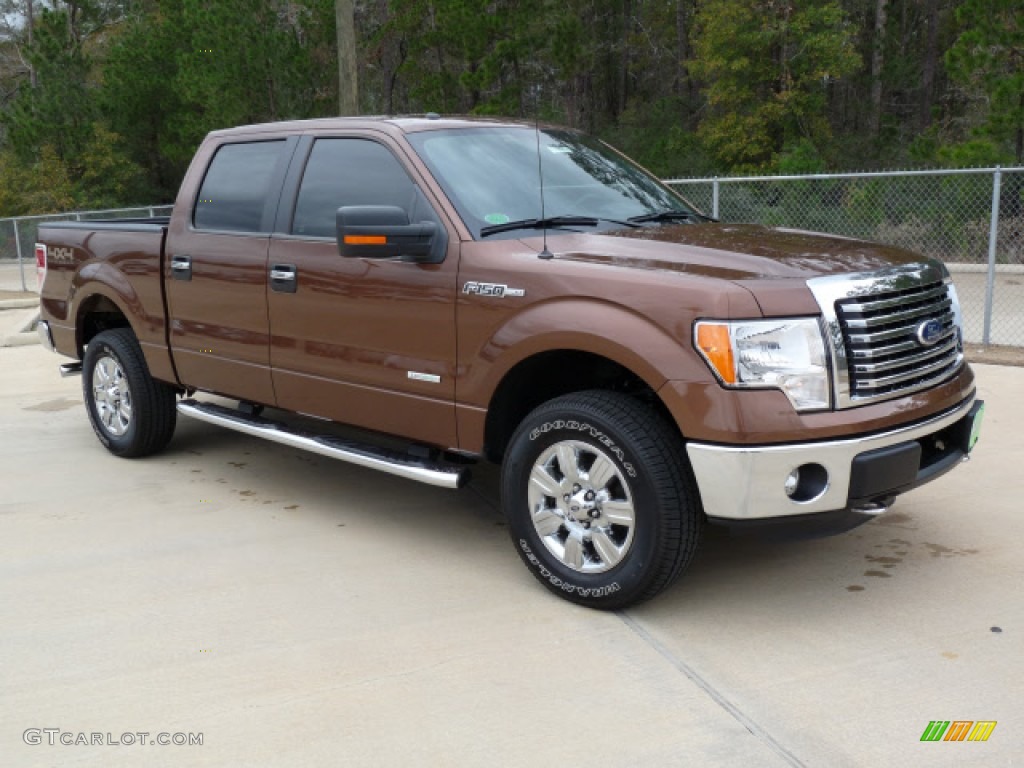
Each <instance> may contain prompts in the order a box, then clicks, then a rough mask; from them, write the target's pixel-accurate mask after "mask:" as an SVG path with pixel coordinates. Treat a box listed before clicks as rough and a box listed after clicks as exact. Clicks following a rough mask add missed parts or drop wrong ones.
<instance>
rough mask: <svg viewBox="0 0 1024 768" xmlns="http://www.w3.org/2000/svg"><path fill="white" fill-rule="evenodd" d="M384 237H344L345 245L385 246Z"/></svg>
mask: <svg viewBox="0 0 1024 768" xmlns="http://www.w3.org/2000/svg"><path fill="white" fill-rule="evenodd" d="M387 244H388V239H387V237H386V236H385V235H345V245H387Z"/></svg>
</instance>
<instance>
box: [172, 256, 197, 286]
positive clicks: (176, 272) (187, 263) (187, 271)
mask: <svg viewBox="0 0 1024 768" xmlns="http://www.w3.org/2000/svg"><path fill="white" fill-rule="evenodd" d="M171 276H172V277H173V278H174V279H175V280H191V279H192V257H191V256H185V255H180V256H171Z"/></svg>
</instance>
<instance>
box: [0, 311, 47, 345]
mask: <svg viewBox="0 0 1024 768" xmlns="http://www.w3.org/2000/svg"><path fill="white" fill-rule="evenodd" d="M17 314H20V315H21V317H20V318H19V319H18V320H16V321H15V323H14V327H13V329H12V332H11V333H8V334H7V335H5V336H0V347H26V346H28V345H30V344H38V343H40V342H39V334H37V333H36V331H35V328H34V326H35V324H36V323H37V322H38V321H39V310H38V308H37V309H36V311H35V312H32V313H31V314H27V313H24V312H22V313H17Z"/></svg>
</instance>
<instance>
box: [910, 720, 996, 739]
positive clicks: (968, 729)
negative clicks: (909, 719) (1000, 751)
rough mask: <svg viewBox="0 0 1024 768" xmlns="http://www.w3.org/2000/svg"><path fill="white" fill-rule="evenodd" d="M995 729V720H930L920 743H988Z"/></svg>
mask: <svg viewBox="0 0 1024 768" xmlns="http://www.w3.org/2000/svg"><path fill="white" fill-rule="evenodd" d="M995 729H996V721H995V720H953V721H950V720H932V721H931V722H929V723H928V727H927V728H925V729H924V733H922V734H921V741H988V737H989V736H991V735H992V731H994V730H995Z"/></svg>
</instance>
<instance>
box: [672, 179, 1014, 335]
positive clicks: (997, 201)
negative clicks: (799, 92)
mask: <svg viewBox="0 0 1024 768" xmlns="http://www.w3.org/2000/svg"><path fill="white" fill-rule="evenodd" d="M667 183H669V184H671V185H673V186H674V187H675V188H676V189H677V190H679V191H680V192H681V193H682V194H683V195H684V196H685V197H686V198H687V199H688V200H690V201H691V202H692V203H693V204H694V205H696V206H697V207H698V208H700V209H701V210H703V211H705V212H708V213H710V215H712V216H714V217H715V218H717V219H721V220H722V221H724V222H754V223H759V224H766V225H768V226H778V227H790V228H794V229H807V230H812V231H816V232H828V233H831V234H837V235H845V236H847V237H857V238H862V239H865V240H875V241H878V242H882V243H886V244H889V245H896V246H900V247H902V248H907V249H910V250H912V251H915V252H917V253H922V254H925V255H927V256H933V257H935V258H937V259H939V260H941V261H943V262H944V263H945V264H946V266H947V267H948V268H949V270H950V272H951V273H952V275H953V280H954V282H955V283H956V286H957V291H958V293H959V296H960V302H961V305H962V308H963V314H964V326H965V327H964V333H965V337H966V340H967V341H970V342H975V343H982V344H1005V345H1012V346H1024V168H972V169H961V170H951V171H891V172H883V173H837V174H811V175H805V176H744V177H721V178H710V179H669V180H667Z"/></svg>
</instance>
